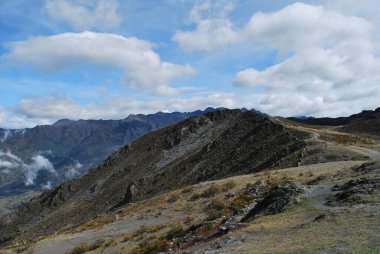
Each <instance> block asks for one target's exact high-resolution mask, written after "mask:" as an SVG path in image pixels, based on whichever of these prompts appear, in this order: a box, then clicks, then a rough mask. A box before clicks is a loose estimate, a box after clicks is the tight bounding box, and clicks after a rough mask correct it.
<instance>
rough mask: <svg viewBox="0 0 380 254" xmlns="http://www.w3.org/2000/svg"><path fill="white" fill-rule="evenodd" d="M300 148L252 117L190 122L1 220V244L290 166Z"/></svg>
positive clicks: (230, 113)
mask: <svg viewBox="0 0 380 254" xmlns="http://www.w3.org/2000/svg"><path fill="white" fill-rule="evenodd" d="M305 145H306V144H305V142H304V141H302V140H300V139H299V138H297V136H296V133H295V132H293V131H291V130H289V129H286V128H284V127H283V126H282V125H280V124H277V123H275V122H273V121H272V120H271V118H270V117H267V116H263V115H260V114H257V113H254V112H252V111H248V112H243V111H241V110H218V111H215V112H209V113H206V114H204V115H202V116H198V117H193V118H190V119H188V120H185V121H183V122H180V123H178V124H175V125H172V126H169V127H166V128H163V129H159V130H157V131H153V132H149V133H147V134H145V135H144V136H142V137H140V138H138V139H137V140H135V141H134V142H132V143H130V144H129V145H127V146H124V147H123V148H121V149H120V150H119V151H118V152H115V153H114V154H112V155H111V156H110V157H109V158H108V159H107V160H105V161H104V162H103V163H102V164H101V165H100V166H98V167H96V168H94V169H92V170H90V171H89V172H88V173H87V174H86V175H84V176H83V177H81V178H79V179H77V180H71V181H67V182H64V183H62V184H61V185H59V186H58V187H57V188H55V189H53V190H49V191H45V192H44V193H43V194H42V195H41V196H40V197H37V198H34V199H32V201H31V202H30V203H28V204H26V205H25V206H23V207H22V208H20V209H19V210H18V212H17V213H14V214H12V215H9V216H7V217H6V218H3V219H2V223H1V237H2V242H3V244H7V243H9V240H12V239H14V238H15V239H17V238H18V237H21V238H22V239H25V240H34V239H36V238H37V237H39V236H44V235H49V234H51V233H53V232H55V231H57V230H62V229H65V228H70V227H72V226H73V225H78V224H80V223H82V222H84V221H85V220H88V219H90V218H93V217H95V216H97V215H99V214H102V213H104V212H107V211H113V210H115V209H117V208H118V207H121V206H123V205H125V204H127V203H129V202H134V201H137V200H141V199H145V198H149V197H152V196H155V195H157V194H160V193H164V192H167V191H170V190H174V189H177V188H181V187H184V186H186V185H189V184H195V183H199V182H202V181H207V180H215V179H221V178H225V177H230V176H234V175H241V174H248V173H252V172H258V171H261V170H263V169H267V168H282V167H289V166H296V165H297V163H298V161H299V159H300V156H301V151H302V149H303V148H304V147H305ZM20 233H21V235H20Z"/></svg>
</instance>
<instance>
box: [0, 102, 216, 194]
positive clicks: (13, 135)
mask: <svg viewBox="0 0 380 254" xmlns="http://www.w3.org/2000/svg"><path fill="white" fill-rule="evenodd" d="M212 110H214V109H212V108H209V109H206V111H212ZM204 112H205V111H200V110H199V111H195V112H190V113H179V112H175V113H162V112H159V113H156V114H150V115H141V114H140V115H130V116H128V117H127V118H125V119H123V120H79V121H70V120H67V119H64V120H60V121H58V122H57V123H55V124H53V125H45V126H37V127H35V128H32V129H24V130H4V129H0V155H1V154H7V155H8V157H2V158H0V196H10V195H14V194H18V193H22V192H24V191H27V190H42V189H43V188H46V187H50V186H54V185H56V184H57V183H59V182H61V181H63V180H65V179H70V178H73V177H77V176H79V175H81V174H83V173H85V172H87V170H88V169H89V168H91V167H94V166H96V165H97V164H99V163H100V162H101V161H103V160H104V159H105V158H106V157H107V156H109V155H110V154H111V153H112V152H114V151H116V150H117V149H118V148H120V147H121V146H123V145H125V144H128V143H129V142H131V141H132V140H134V139H136V138H137V137H139V136H141V135H142V134H144V133H146V132H149V131H152V130H156V129H159V128H161V127H164V126H167V125H169V124H172V123H175V122H178V121H181V120H184V119H186V118H188V117H191V116H197V115H201V114H203V113H204ZM10 157H12V158H10ZM9 158H10V159H9ZM15 160H17V161H15Z"/></svg>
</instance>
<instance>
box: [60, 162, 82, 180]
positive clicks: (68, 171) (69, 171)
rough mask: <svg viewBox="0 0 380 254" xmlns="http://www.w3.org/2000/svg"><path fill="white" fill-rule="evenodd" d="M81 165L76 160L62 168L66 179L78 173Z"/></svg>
mask: <svg viewBox="0 0 380 254" xmlns="http://www.w3.org/2000/svg"><path fill="white" fill-rule="evenodd" d="M82 167H83V165H82V164H81V163H79V162H78V161H77V162H76V163H75V164H73V165H71V166H69V167H66V168H64V169H63V170H62V171H64V172H65V177H66V178H67V179H71V178H74V177H77V176H79V175H80V169H81V168H82Z"/></svg>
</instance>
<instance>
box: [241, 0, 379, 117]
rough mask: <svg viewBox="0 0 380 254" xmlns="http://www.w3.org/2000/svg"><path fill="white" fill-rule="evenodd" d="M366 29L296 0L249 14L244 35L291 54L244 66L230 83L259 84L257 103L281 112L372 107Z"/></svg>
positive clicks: (371, 57)
mask: <svg viewBox="0 0 380 254" xmlns="http://www.w3.org/2000/svg"><path fill="white" fill-rule="evenodd" d="M372 28H373V27H372V25H371V24H370V23H369V22H367V21H366V20H364V19H362V18H358V17H353V16H344V15H342V14H340V13H338V12H336V11H331V10H327V9H325V8H323V7H316V6H311V5H306V4H300V3H297V4H293V5H290V6H288V7H286V8H284V9H282V10H280V11H278V12H273V13H258V14H255V15H254V16H253V17H252V18H251V20H250V22H249V24H248V25H247V28H246V29H247V30H249V31H250V34H253V35H254V36H255V38H257V40H259V41H261V42H262V43H263V44H266V45H269V46H271V47H274V48H277V49H279V50H282V51H288V52H291V54H292V56H291V57H290V58H288V59H285V60H284V61H282V62H280V63H278V64H275V65H273V66H270V67H268V68H266V69H264V70H257V69H255V68H248V69H245V70H243V71H241V72H239V73H238V74H237V75H236V77H235V81H234V83H235V85H236V86H248V87H262V88H264V89H265V90H266V92H265V93H263V94H261V95H257V96H255V97H256V98H257V102H258V107H259V108H260V109H261V110H264V111H266V112H269V113H276V114H282V115H285V116H287V115H302V114H313V115H324V114H326V115H330V116H331V115H340V114H349V113H352V112H353V110H358V111H359V110H361V109H363V106H367V107H370V108H374V107H376V106H378V105H377V104H378V102H376V100H375V98H376V97H378V96H379V94H380V87H379V85H378V84H379V81H380V75H379V73H378V71H377V68H378V66H379V64H380V61H379V59H378V58H376V56H375V54H374V51H373V48H374V45H373V42H372V41H371V31H372ZM294 98H297V99H294ZM289 100H291V101H292V103H290V101H289ZM269 101H271V102H270V103H268V102H269Z"/></svg>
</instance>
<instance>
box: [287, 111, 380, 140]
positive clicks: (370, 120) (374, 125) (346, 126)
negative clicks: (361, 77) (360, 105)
mask: <svg viewBox="0 0 380 254" xmlns="http://www.w3.org/2000/svg"><path fill="white" fill-rule="evenodd" d="M290 120H293V121H296V122H300V123H305V124H310V125H325V126H341V127H339V128H338V129H340V130H342V131H347V132H352V133H358V134H360V133H365V134H370V135H375V136H380V108H377V109H376V110H364V111H363V112H361V113H358V114H354V115H351V116H349V117H338V118H329V117H322V118H313V117H306V118H290Z"/></svg>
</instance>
